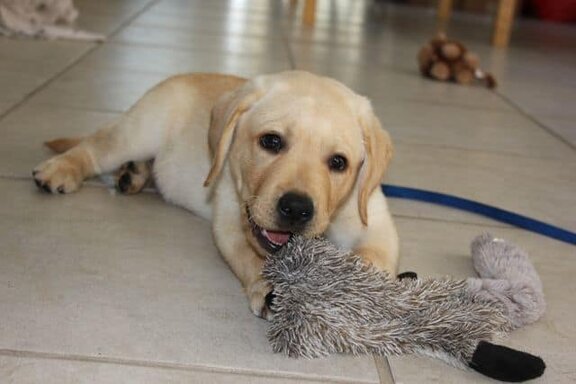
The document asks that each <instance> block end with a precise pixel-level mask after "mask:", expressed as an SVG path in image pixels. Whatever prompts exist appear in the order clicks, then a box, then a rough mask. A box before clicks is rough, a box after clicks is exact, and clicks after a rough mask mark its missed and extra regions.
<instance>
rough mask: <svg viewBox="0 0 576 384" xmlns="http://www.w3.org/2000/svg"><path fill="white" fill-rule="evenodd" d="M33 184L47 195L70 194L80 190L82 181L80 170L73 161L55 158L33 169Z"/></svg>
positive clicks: (59, 157) (60, 157)
mask: <svg viewBox="0 0 576 384" xmlns="http://www.w3.org/2000/svg"><path fill="white" fill-rule="evenodd" d="M32 177H33V178H34V182H35V183H36V185H37V186H38V188H40V190H42V191H44V192H47V193H70V192H74V191H76V190H77V189H78V188H80V185H81V184H82V181H83V179H84V178H83V175H82V169H81V167H79V166H78V165H76V164H75V163H74V162H73V161H71V160H69V159H67V158H65V157H62V156H56V157H53V158H52V159H50V160H47V161H45V162H43V163H42V164H40V165H39V166H37V167H36V168H34V171H32Z"/></svg>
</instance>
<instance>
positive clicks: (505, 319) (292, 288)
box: [263, 234, 545, 382]
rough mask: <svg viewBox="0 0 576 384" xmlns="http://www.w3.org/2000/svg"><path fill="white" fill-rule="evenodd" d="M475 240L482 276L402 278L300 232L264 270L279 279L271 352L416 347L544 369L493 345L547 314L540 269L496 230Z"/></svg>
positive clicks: (506, 373)
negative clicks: (302, 235) (381, 270)
mask: <svg viewBox="0 0 576 384" xmlns="http://www.w3.org/2000/svg"><path fill="white" fill-rule="evenodd" d="M471 248H472V259H473V263H474V267H475V268H476V271H477V272H478V274H479V275H480V278H471V279H468V280H456V279H452V278H441V279H415V278H405V279H396V278H392V277H390V276H389V275H388V274H386V273H383V272H380V271H377V270H376V269H374V268H373V267H369V266H366V265H365V264H364V263H363V262H362V260H361V259H360V258H359V257H358V256H355V255H353V254H351V253H349V252H346V251H343V250H340V249H337V248H336V247H335V246H334V245H332V244H331V243H329V242H328V241H326V240H323V239H304V238H301V237H295V238H294V239H292V240H291V241H290V242H289V243H288V244H287V245H286V246H284V248H283V249H282V250H281V251H280V252H279V253H277V254H275V255H271V256H270V257H269V258H268V259H267V261H266V264H265V267H264V272H263V273H264V277H265V278H266V279H268V281H269V282H270V283H271V284H272V286H273V287H274V292H273V298H272V300H271V301H272V303H271V304H272V310H273V311H274V313H273V315H272V319H271V325H270V328H269V330H268V338H269V340H270V342H271V344H272V348H273V350H274V351H275V352H279V353H284V354H287V355H288V356H291V357H306V358H316V357H322V356H326V355H329V354H332V353H349V354H353V355H360V354H377V355H384V356H390V355H402V354H420V355H427V356H432V357H436V358H440V359H442V360H444V361H446V362H448V363H449V364H452V365H454V366H457V367H460V368H468V367H469V368H472V369H474V370H476V371H478V372H480V373H482V374H484V375H487V376H489V377H492V378H495V379H499V380H503V381H512V382H519V381H524V380H529V379H533V378H535V377H538V376H541V375H542V374H543V372H544V369H545V365H544V362H543V361H542V359H540V358H539V357H536V356H533V355H530V354H528V353H525V352H521V351H516V350H513V349H510V348H507V347H504V346H500V345H496V344H492V343H491V341H493V340H495V339H497V338H499V337H501V336H503V335H505V334H506V333H507V332H509V331H511V330H513V329H515V328H517V327H520V326H522V325H525V324H528V323H531V322H534V321H536V320H537V319H538V318H540V316H541V315H542V314H543V312H544V308H545V304H544V295H543V293H542V284H541V282H540V278H539V277H538V274H537V273H536V271H535V269H534V267H533V266H532V264H531V263H530V261H529V260H528V257H527V255H526V254H525V253H524V252H523V251H522V250H520V249H519V248H518V247H516V246H514V245H512V244H509V243H507V242H505V241H503V240H499V239H495V238H494V237H492V236H491V235H488V234H486V235H482V236H479V237H478V238H476V239H475V240H474V241H473V242H472V246H471Z"/></svg>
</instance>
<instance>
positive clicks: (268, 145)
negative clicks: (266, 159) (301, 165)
mask: <svg viewBox="0 0 576 384" xmlns="http://www.w3.org/2000/svg"><path fill="white" fill-rule="evenodd" d="M260 146H261V147H262V148H264V149H265V150H267V151H268V152H272V153H278V152H280V150H282V148H284V142H283V141H282V137H280V135H277V134H275V133H266V134H264V135H262V136H260Z"/></svg>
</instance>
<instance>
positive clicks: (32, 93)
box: [0, 0, 160, 121]
mask: <svg viewBox="0 0 576 384" xmlns="http://www.w3.org/2000/svg"><path fill="white" fill-rule="evenodd" d="M159 1H160V0H150V2H149V3H148V4H146V5H145V6H143V7H142V8H141V9H140V10H139V11H137V12H136V13H134V15H132V16H130V17H129V18H128V19H127V20H126V21H124V22H122V23H121V24H120V25H119V26H118V28H116V29H115V30H114V31H112V32H111V33H110V34H109V35H108V36H106V41H109V40H110V38H112V37H114V36H115V35H117V34H118V33H119V32H120V31H121V30H123V29H124V28H126V27H127V26H128V24H130V23H131V22H132V21H133V20H134V19H136V18H137V17H138V16H140V15H141V14H142V13H144V12H146V11H147V10H148V9H150V8H151V7H152V6H153V5H155V4H156V3H158V2H159ZM106 41H104V42H102V43H92V46H91V47H90V48H89V49H87V50H86V51H85V52H84V53H82V54H80V55H79V56H78V57H77V58H76V59H74V60H73V61H72V62H71V63H69V64H68V65H66V66H65V67H64V68H63V69H62V70H60V71H58V72H57V73H56V74H54V76H52V77H50V78H49V79H47V80H46V81H44V82H43V83H42V84H40V85H39V86H38V87H36V88H34V89H33V90H32V91H30V92H29V93H27V94H26V95H25V96H24V97H23V98H22V99H20V100H19V101H18V102H16V103H14V104H13V105H12V106H10V108H8V109H7V110H6V111H4V112H3V113H2V114H0V121H2V120H3V119H4V118H6V116H8V115H9V114H10V113H12V112H13V111H14V110H16V109H18V108H20V106H22V105H23V104H25V103H26V102H27V101H28V100H30V99H31V98H32V97H34V96H35V95H36V94H38V93H39V92H41V91H42V90H44V89H46V88H47V87H48V86H50V84H52V83H54V82H55V81H56V80H58V79H60V78H61V77H62V76H64V74H65V73H66V72H68V71H69V70H70V69H72V68H73V67H74V66H76V65H77V64H78V63H80V62H81V61H82V60H83V59H85V58H86V57H87V56H88V55H89V54H90V53H92V52H94V51H95V50H97V49H98V48H100V47H102V46H103V45H104V44H106Z"/></svg>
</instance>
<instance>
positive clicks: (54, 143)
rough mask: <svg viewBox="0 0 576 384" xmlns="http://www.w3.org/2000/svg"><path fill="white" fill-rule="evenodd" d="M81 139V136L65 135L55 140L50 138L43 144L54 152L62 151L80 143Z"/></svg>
mask: <svg viewBox="0 0 576 384" xmlns="http://www.w3.org/2000/svg"><path fill="white" fill-rule="evenodd" d="M82 140H83V139H82V138H81V137H66V138H60V139H55V140H50V141H46V142H44V145H45V146H46V147H48V148H49V149H50V150H52V152H54V153H64V152H66V151H67V150H69V149H70V148H73V147H75V146H77V145H78V144H80V142H81V141H82Z"/></svg>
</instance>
